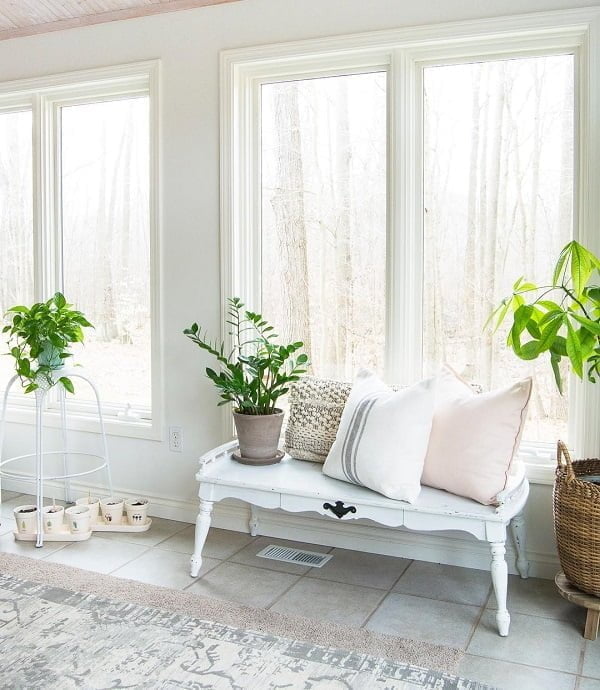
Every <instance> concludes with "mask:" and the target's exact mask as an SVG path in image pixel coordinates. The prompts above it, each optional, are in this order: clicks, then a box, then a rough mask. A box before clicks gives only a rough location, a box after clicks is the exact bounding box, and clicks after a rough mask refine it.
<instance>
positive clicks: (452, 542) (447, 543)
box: [2, 479, 560, 579]
mask: <svg viewBox="0 0 600 690" xmlns="http://www.w3.org/2000/svg"><path fill="white" fill-rule="evenodd" d="M46 486H47V490H46V495H47V496H48V497H52V496H53V495H54V496H56V497H57V498H58V497H60V496H62V491H63V489H62V484H58V483H56V484H53V483H52V482H48V483H47V485H46ZM2 487H3V488H4V489H8V490H10V491H19V492H22V493H30V492H31V488H32V484H31V483H30V482H24V481H19V480H12V479H11V480H8V479H7V480H4V481H3V483H2ZM71 488H72V495H73V498H79V497H80V496H85V495H87V493H88V491H89V489H90V485H89V482H88V483H86V484H85V485H84V484H83V483H79V482H72V484H71ZM113 490H114V493H115V495H117V496H123V497H124V498H133V497H134V496H135V494H134V493H132V492H131V491H130V490H128V489H123V488H120V487H114V489H113ZM99 493H100V495H103V494H104V493H105V492H102V491H100V492H99ZM144 497H145V498H147V499H148V500H149V501H150V504H151V505H150V511H149V512H150V514H151V515H153V516H156V517H162V518H166V519H169V520H178V521H180V522H195V520H196V515H197V512H198V506H197V503H196V502H195V501H185V500H180V499H174V498H168V497H165V496H158V495H149V494H147V493H145V494H144ZM258 515H259V528H258V529H259V534H260V535H262V536H268V537H277V538H280V539H291V540H294V541H301V542H306V543H309V544H320V545H323V546H337V547H339V548H345V549H353V550H356V551H366V552H368V553H379V554H384V555H388V556H400V557H403V558H411V559H415V560H420V561H429V562H432V563H445V564H448V565H458V566H463V567H468V568H476V569H479V570H489V567H490V552H489V548H488V545H487V543H485V542H480V541H477V540H476V539H475V538H474V537H473V538H471V537H469V536H467V535H465V534H463V533H457V532H448V533H440V532H431V533H425V532H414V531H411V530H407V529H403V528H389V527H382V526H380V525H376V524H375V523H373V522H370V521H369V520H353V521H351V522H333V521H332V520H331V519H330V518H323V517H321V516H319V515H316V514H311V513H286V512H284V511H280V510H263V509H259V510H258ZM249 519H250V509H249V506H248V505H247V504H245V503H243V502H241V501H233V500H228V501H221V502H220V503H217V504H216V505H215V507H214V510H213V518H212V525H213V526H214V527H219V528H221V529H228V530H233V531H236V532H247V531H248V521H249ZM527 555H528V558H529V562H530V565H531V567H530V575H531V576H532V577H541V578H546V579H553V578H554V576H555V575H556V573H557V571H558V570H560V565H559V562H558V556H557V554H556V553H542V552H538V551H535V550H531V549H528V551H527ZM506 560H507V562H508V568H509V572H510V573H513V574H516V573H517V571H516V568H515V553H514V550H513V548H512V545H510V544H508V543H507V554H506Z"/></svg>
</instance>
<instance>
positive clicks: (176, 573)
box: [111, 549, 222, 589]
mask: <svg viewBox="0 0 600 690" xmlns="http://www.w3.org/2000/svg"><path fill="white" fill-rule="evenodd" d="M221 562H222V561H217V560H216V559H214V558H204V559H203V560H202V569H201V571H200V577H202V576H203V575H205V574H206V573H207V572H209V570H212V569H213V568H215V567H216V566H217V565H219V564H220V563H221ZM111 575H116V576H117V577H126V578H128V579H129V580H137V581H138V582H147V583H148V584H151V585H160V586H161V587H170V588H172V589H184V588H185V587H187V586H188V585H190V584H192V582H193V579H192V577H191V576H190V557H189V556H188V554H187V553H178V552H177V551H161V550H160V549H150V550H149V551H146V553H143V554H142V555H141V556H138V557H137V558H136V559H135V560H133V561H130V562H129V563H127V564H126V565H124V566H123V567H122V568H118V569H117V570H115V571H113V572H112V573H111Z"/></svg>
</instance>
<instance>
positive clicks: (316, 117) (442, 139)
mask: <svg viewBox="0 0 600 690" xmlns="http://www.w3.org/2000/svg"><path fill="white" fill-rule="evenodd" d="M597 24H600V14H599V13H598V12H595V11H587V10H581V11H575V12H570V13H560V12H559V13H556V14H545V15H539V16H533V15H532V16H528V17H514V18H504V19H499V20H489V21H484V22H471V23H464V24H461V25H460V26H457V25H440V26H437V27H420V28H418V29H404V30H402V31H389V32H383V33H382V34H377V33H375V34H367V35H364V36H357V37H348V36H346V37H336V38H332V39H325V40H319V41H314V42H311V41H308V42H305V43H302V44H297V43H296V44H293V45H289V46H285V45H283V46H271V47H266V48H264V50H262V51H261V50H260V49H258V48H254V49H252V50H245V49H241V50H237V51H228V52H227V53H225V54H224V55H223V59H222V91H223V96H224V100H223V109H222V131H223V137H222V146H223V148H222V161H223V163H222V165H223V174H222V180H223V187H222V194H223V203H222V256H223V258H224V266H223V297H224V298H226V297H227V296H230V295H240V296H242V297H243V298H244V299H245V300H246V302H247V303H248V304H249V305H250V306H251V308H253V309H256V310H262V312H263V314H264V315H265V317H267V318H269V319H270V320H273V322H274V323H275V325H276V326H277V329H278V331H279V332H280V333H281V334H282V335H283V336H285V337H291V338H294V339H296V338H298V339H301V340H304V341H305V342H307V349H308V350H309V352H310V355H311V359H312V362H313V365H312V372H313V373H314V374H316V375H319V376H333V377H336V378H344V379H348V378H351V376H352V375H353V374H354V371H355V370H356V368H357V367H358V366H364V365H367V366H370V367H372V368H375V369H378V370H379V371H381V372H382V373H383V374H384V376H385V377H386V379H387V380H389V381H397V382H399V383H405V384H410V383H412V382H414V381H416V380H418V379H419V378H420V377H422V376H423V375H427V374H428V373H431V372H432V371H434V370H435V369H436V367H438V366H439V364H440V363H441V362H443V361H444V360H445V361H447V362H448V363H449V364H451V365H454V367H455V368H456V369H457V370H458V371H459V372H460V373H461V374H463V375H464V376H465V377H467V378H468V379H470V380H471V381H473V382H480V383H481V384H482V385H483V386H484V387H496V386H501V385H502V384H503V383H504V382H508V381H511V380H514V379H517V378H519V377H522V376H525V375H532V376H534V378H535V384H536V385H535V393H534V398H533V402H532V407H531V418H530V421H529V424H528V426H527V428H526V430H525V434H524V439H523V442H522V444H521V452H522V453H523V454H525V455H528V456H529V459H530V464H536V463H539V464H540V465H543V464H544V463H546V462H548V461H551V456H552V454H553V452H554V446H555V443H556V439H557V438H558V437H563V438H565V437H567V434H568V439H569V443H570V445H572V446H573V447H574V448H575V449H576V452H577V453H583V454H590V455H593V454H597V452H598V446H599V445H600V434H599V433H598V425H597V415H598V413H600V391H596V390H595V389H594V387H593V386H589V385H586V384H582V383H579V382H575V381H572V382H571V385H570V387H569V392H568V395H567V396H565V397H564V398H561V397H560V396H558V395H557V394H556V392H555V390H554V384H553V381H552V375H551V373H550V368H549V365H548V363H546V362H544V361H540V362H539V363H534V365H533V366H532V365H531V363H525V362H523V363H522V362H520V361H519V360H517V359H516V358H515V357H514V355H513V354H511V353H510V352H509V351H507V349H506V347H505V345H504V338H505V334H504V333H497V334H495V335H494V336H492V335H491V334H490V333H488V332H484V330H483V328H484V324H485V322H486V320H487V317H488V315H489V313H490V312H491V309H492V307H493V306H494V305H495V304H496V303H497V302H498V301H499V300H500V299H501V298H502V297H503V296H505V294H507V293H510V290H511V287H512V283H513V282H514V280H515V279H516V278H517V277H518V276H519V274H520V273H523V274H526V275H528V276H531V277H532V279H533V280H540V279H543V277H544V276H546V275H548V273H549V272H550V270H551V267H552V266H553V263H554V261H555V259H556V257H557V254H558V251H559V249H560V248H561V247H562V246H563V245H564V244H565V243H566V242H567V241H568V240H569V239H570V238H571V237H576V238H577V239H579V240H580V241H582V242H583V243H584V244H586V245H588V246H589V247H590V248H592V249H593V250H594V251H595V252H599V251H600V237H599V236H598V235H597V232H596V228H597V227H598V226H600V207H598V205H597V204H596V202H593V199H595V198H596V197H595V194H593V190H594V189H596V188H597V187H598V186H599V185H600V160H597V157H598V155H599V154H598V149H599V147H598V142H597V141H596V139H595V137H596V136H597V134H596V128H595V127H593V123H594V122H596V121H597V120H598V118H599V117H600V112H597V111H598V110H600V95H599V94H598V93H597V89H598V83H599V82H598V80H597V79H596V78H595V77H594V75H596V74H597V72H598V70H600V64H598V58H597V50H598V48H599V47H600V46H597V45H596V42H597V37H596V36H597V34H596V33H594V32H595V31H596V29H597V28H599V27H597V26H596V25H597ZM591 27H594V31H592V30H591ZM595 51H596V52H595ZM578 137H581V138H578ZM584 137H587V139H585V143H584ZM594 142H595V143H594ZM597 388H598V387H597ZM536 458H537V459H536ZM542 474H543V478H544V480H546V479H547V478H548V476H549V475H548V472H547V471H546V472H545V473H542ZM540 476H541V475H540Z"/></svg>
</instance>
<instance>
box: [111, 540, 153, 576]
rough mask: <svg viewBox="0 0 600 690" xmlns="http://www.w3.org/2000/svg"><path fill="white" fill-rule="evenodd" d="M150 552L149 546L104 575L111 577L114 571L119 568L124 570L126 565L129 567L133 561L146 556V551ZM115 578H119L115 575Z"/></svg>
mask: <svg viewBox="0 0 600 690" xmlns="http://www.w3.org/2000/svg"><path fill="white" fill-rule="evenodd" d="M106 541H108V539H107V540H106ZM122 543H126V544H129V542H122ZM151 550H152V547H151V546H149V547H148V548H147V549H145V550H144V551H142V553H138V554H137V556H134V557H133V558H130V559H129V560H128V561H125V563H121V565H119V566H117V567H116V568H113V569H112V570H109V571H108V572H107V573H106V575H112V574H113V573H114V572H116V571H117V570H119V569H120V568H124V567H125V566H126V565H129V564H130V563H133V561H136V560H137V559H138V558H141V557H142V556H144V555H145V554H147V553H148V551H151ZM115 577H119V576H118V575H116V576H115Z"/></svg>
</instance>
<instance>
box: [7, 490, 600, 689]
mask: <svg viewBox="0 0 600 690" xmlns="http://www.w3.org/2000/svg"><path fill="white" fill-rule="evenodd" d="M26 502H30V498H29V497H27V496H23V495H18V494H14V493H11V492H3V503H2V506H1V507H0V551H6V552H10V553H19V554H23V555H26V556H31V557H34V558H44V559H46V560H48V561H52V562H54V563H66V564H68V565H73V566H77V567H80V568H86V569H88V570H92V571H97V572H102V573H110V574H112V575H116V576H118V577H125V578H130V579H134V580H140V581H142V582H148V583H151V584H156V585H162V586H165V587H172V588H176V589H186V590H189V591H192V592H198V593H199V594H203V595H206V596H211V597H218V598H220V599H227V600H230V601H236V602H240V603H243V604H248V605H251V606H260V607H264V608H272V609H274V610H276V611H281V612H284V613H292V614H299V615H304V616H309V617H314V618H323V619H326V620H329V621H336V622H339V623H343V624H351V625H354V626H364V627H366V628H368V629H370V630H375V631H379V632H384V633H387V634H392V635H401V636H404V637H410V638H413V639H420V640H427V641H430V642H435V643H439V644H446V645H452V646H459V647H461V648H462V649H464V650H465V652H466V653H465V657H464V659H463V661H462V663H461V667H460V673H461V675H463V676H466V677H468V678H472V679H474V680H480V681H482V682H485V683H489V684H491V685H494V686H497V687H501V688H506V689H507V690H537V689H538V688H540V689H543V690H563V689H564V690H600V638H599V639H598V641H597V642H586V641H585V640H584V639H583V638H582V636H581V630H582V626H583V622H584V613H583V612H582V611H581V610H580V609H578V608H577V607H574V606H572V605H571V604H569V603H568V602H566V601H564V600H563V599H561V598H560V597H559V596H558V594H557V593H556V591H555V587H554V584H553V582H551V581H548V580H538V579H529V580H520V579H519V578H517V577H511V579H510V583H509V609H510V611H511V615H512V624H511V631H510V635H509V637H507V638H501V637H499V636H498V634H497V632H496V626H495V621H494V607H495V602H494V596H493V594H492V591H491V585H490V577H489V573H487V572H484V571H479V570H470V569H467V568H455V567H452V566H447V565H438V564H434V563H425V562H419V561H410V560H407V559H403V558H392V557H389V556H377V555H373V554H365V553H360V552H356V551H346V550H344V549H336V548H328V547H323V546H315V545H309V544H300V545H298V544H297V543H296V542H285V541H283V540H281V539H274V538H271V537H256V538H252V537H250V536H249V535H247V534H240V533H238V532H230V531H226V530H219V529H211V530H210V532H209V536H208V540H207V542H206V546H205V549H204V554H203V556H204V562H203V567H202V571H201V573H200V577H199V578H197V579H195V580H192V579H191V578H190V576H189V574H188V567H189V555H190V554H191V553H192V551H193V540H194V528H193V526H192V525H188V524H186V523H182V522H175V521H173V520H163V519H160V518H154V519H153V525H152V528H151V530H150V531H149V532H147V533H144V534H139V535H132V534H126V533H123V534H119V533H112V534H108V533H105V534H102V535H101V536H99V535H94V537H93V538H92V539H90V540H89V541H87V542H80V543H67V544H64V543H57V542H54V543H48V544H46V545H45V546H44V548H43V549H35V548H34V547H33V545H32V544H28V543H24V542H15V541H14V538H13V536H12V530H13V528H14V522H13V520H12V509H13V507H14V506H16V505H19V504H21V503H26ZM268 544H290V545H296V546H305V547H307V548H309V549H310V550H312V551H319V552H327V553H331V554H333V558H332V559H331V560H330V561H329V562H328V563H327V564H326V565H325V566H324V567H322V568H309V567H304V566H298V565H290V564H286V563H279V562H277V561H270V560H265V559H263V558H258V557H257V556H256V554H257V553H258V552H259V551H260V550H261V549H263V548H264V547H265V546H266V545H268Z"/></svg>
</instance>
